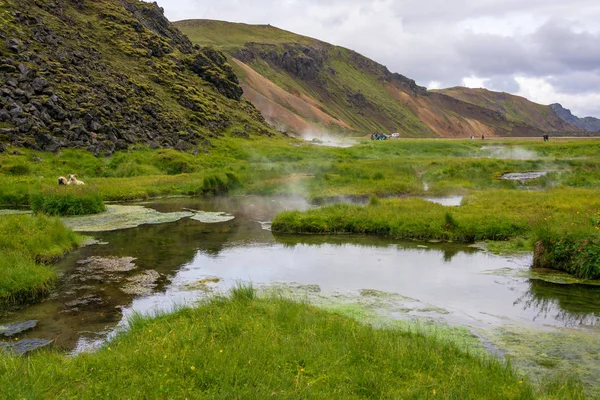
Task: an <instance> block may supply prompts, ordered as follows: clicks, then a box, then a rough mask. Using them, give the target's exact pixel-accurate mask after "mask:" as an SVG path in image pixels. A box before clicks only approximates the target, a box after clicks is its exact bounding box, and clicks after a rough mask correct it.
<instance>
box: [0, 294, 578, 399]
mask: <svg viewBox="0 0 600 400" xmlns="http://www.w3.org/2000/svg"><path fill="white" fill-rule="evenodd" d="M0 385H1V386H2V391H3V394H4V396H6V397H7V398H21V397H40V396H43V397H47V398H57V397H60V398H64V399H67V398H78V399H80V398H112V397H119V398H139V397H155V398H181V399H183V398H270V397H278V398H318V399H325V398H327V399H330V398H337V399H354V398H415V399H423V398H435V397H442V398H456V399H469V398H472V399H475V398H476V399H483V398H486V399H491V398H497V399H517V398H518V399H529V398H535V397H536V395H537V394H538V393H536V389H535V388H534V387H533V386H532V385H531V384H530V383H528V382H527V381H523V380H522V379H520V378H519V376H518V375H517V374H516V373H515V372H514V371H513V370H512V369H511V368H510V367H509V366H506V365H503V364H502V362H501V361H499V360H495V359H483V358H480V357H478V356H474V355H469V354H468V353H465V352H464V351H462V350H460V349H459V348H458V347H456V346H455V345H453V344H448V343H443V342H440V341H438V340H436V339H433V338H431V337H428V336H425V335H422V334H419V333H412V332H406V331H400V330H396V329H376V328H374V327H372V326H368V325H363V324H361V323H359V322H357V321H355V320H353V319H349V318H347V317H342V316H339V315H336V314H332V313H328V312H326V311H323V310H320V309H318V308H315V307H312V306H309V305H306V304H300V303H296V302H292V301H289V300H285V299H282V298H265V299H260V298H256V297H255V293H254V290H253V289H252V288H249V287H241V288H237V289H234V291H233V292H232V295H231V296H230V297H228V298H214V299H212V300H211V301H209V302H207V303H205V304H203V305H202V306H200V307H199V308H196V309H184V310H181V311H179V312H177V313H175V314H171V315H165V316H160V317H156V318H152V319H147V318H135V319H134V321H133V325H132V327H131V331H130V332H127V333H124V334H121V335H120V336H118V337H117V338H116V339H115V340H114V341H113V342H112V343H110V344H109V345H108V346H106V347H105V348H104V349H102V350H100V351H98V352H97V353H94V354H82V355H79V356H77V357H64V356H62V355H60V354H56V353H40V354H36V355H33V356H31V357H29V358H28V359H24V358H10V357H5V358H1V359H0ZM565 390H569V391H570V392H568V393H566V392H565ZM556 391H557V392H560V393H557V394H556V395H557V396H559V397H560V395H563V396H564V395H567V396H568V395H571V394H573V393H578V392H577V389H574V388H573V387H572V386H569V387H568V389H567V388H565V387H564V386H560V385H556ZM561 391H562V392H561ZM561 398H564V397H561Z"/></svg>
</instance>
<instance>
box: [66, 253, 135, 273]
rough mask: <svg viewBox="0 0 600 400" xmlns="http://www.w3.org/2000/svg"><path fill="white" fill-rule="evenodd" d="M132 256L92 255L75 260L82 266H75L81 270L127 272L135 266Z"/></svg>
mask: <svg viewBox="0 0 600 400" xmlns="http://www.w3.org/2000/svg"><path fill="white" fill-rule="evenodd" d="M134 260H135V258H134V257H98V256H93V257H90V258H86V259H85V260H79V261H77V264H81V265H83V267H79V268H77V270H78V271H83V272H128V271H132V270H134V269H136V268H137V266H136V265H135V264H134V263H133V261H134Z"/></svg>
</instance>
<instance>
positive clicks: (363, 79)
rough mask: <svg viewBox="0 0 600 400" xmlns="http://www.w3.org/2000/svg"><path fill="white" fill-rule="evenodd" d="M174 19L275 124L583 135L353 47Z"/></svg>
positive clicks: (358, 131)
mask: <svg viewBox="0 0 600 400" xmlns="http://www.w3.org/2000/svg"><path fill="white" fill-rule="evenodd" d="M175 25H176V26H177V27H178V28H179V29H180V30H181V31H183V32H184V33H186V34H187V35H188V36H189V37H190V39H191V40H192V42H194V43H196V44H201V45H211V46H215V47H216V48H219V49H221V50H223V51H224V52H226V53H227V54H228V55H229V57H230V58H231V60H232V61H233V64H234V68H235V69H236V71H237V72H238V75H239V76H240V77H241V81H242V87H243V88H244V93H245V95H246V96H247V97H248V98H249V99H251V100H252V102H253V103H254V104H255V105H256V106H257V107H258V108H259V109H260V110H261V111H262V112H263V114H264V115H265V117H266V118H267V120H268V121H269V122H271V123H272V124H274V125H275V126H277V127H278V128H279V129H282V130H290V131H293V132H296V133H303V132H306V131H318V130H319V129H321V130H323V129H325V130H328V131H333V132H343V133H347V134H351V135H364V134H369V133H373V132H377V131H383V132H387V133H391V132H399V133H400V134H401V135H402V136H404V137H436V136H440V137H468V136H471V135H476V136H480V135H485V136H538V135H542V134H545V133H550V134H561V135H581V134H584V132H583V131H581V130H579V129H578V128H575V127H573V126H570V125H569V124H567V123H565V122H564V121H562V120H561V119H560V118H559V117H558V116H556V114H555V113H554V111H553V110H552V109H551V108H550V107H547V106H542V105H539V104H535V103H532V102H529V101H528V100H526V99H522V98H517V97H516V96H511V95H505V94H501V93H499V94H497V95H498V96H497V97H496V99H495V100H492V101H490V102H488V101H479V100H477V101H475V100H470V99H468V98H467V99H465V98H463V97H469V96H459V95H458V94H457V93H456V91H450V92H446V91H428V90H427V89H426V88H424V87H420V86H418V85H417V84H416V83H415V82H414V81H413V80H412V79H409V78H407V77H405V76H403V75H400V74H397V73H392V72H390V71H389V70H388V69H387V68H386V67H385V66H383V65H380V64H378V63H376V62H375V61H373V60H370V59H368V58H366V57H364V56H362V55H360V54H358V53H356V52H354V51H352V50H348V49H345V48H342V47H339V46H333V45H330V44H328V43H324V42H321V41H319V40H316V39H312V38H308V37H305V36H300V35H296V34H293V33H291V32H287V31H284V30H281V29H278V28H275V27H273V26H270V25H247V24H236V23H229V22H221V21H211V20H189V21H180V22H176V23H175ZM465 92H466V93H468V92H469V89H465ZM477 96H478V94H477ZM503 96H504V97H503ZM496 101H497V102H496ZM509 104H510V106H509Z"/></svg>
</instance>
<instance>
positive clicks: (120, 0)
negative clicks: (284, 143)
mask: <svg viewBox="0 0 600 400" xmlns="http://www.w3.org/2000/svg"><path fill="white" fill-rule="evenodd" d="M242 93H243V91H242V88H241V87H240V85H239V82H238V78H237V76H236V75H235V73H234V72H233V70H232V68H231V66H230V65H229V64H228V62H227V59H226V57H225V56H224V55H223V54H222V53H221V52H219V51H216V50H214V49H213V48H205V47H200V46H197V45H196V46H194V45H193V44H192V43H191V42H190V40H189V39H188V38H187V37H186V36H185V35H183V34H181V33H180V32H179V31H178V30H177V29H176V28H175V27H173V25H172V24H171V23H170V22H169V21H168V20H167V19H166V18H165V17H164V15H163V10H162V9H160V8H159V7H158V6H157V5H156V4H149V3H145V2H141V1H137V0H94V1H91V0H65V1H46V0H5V1H3V2H1V3H0V151H3V150H5V149H6V147H7V146H9V145H14V146H24V147H27V148H33V149H42V150H47V151H56V150H58V149H60V148H64V147H76V148H86V149H88V150H90V151H91V152H93V153H95V154H110V153H112V152H114V151H115V150H118V149H125V148H127V147H130V146H132V145H148V146H151V147H167V148H176V149H180V150H190V151H202V150H204V151H208V149H209V148H210V146H211V140H213V139H214V138H218V137H220V136H223V135H235V136H239V137H249V136H252V135H276V134H278V133H277V132H276V131H275V130H274V129H272V128H271V127H270V126H269V125H268V124H267V123H266V122H265V121H264V118H263V117H262V115H261V114H260V112H259V111H258V110H257V109H256V108H255V107H254V106H253V105H252V104H251V103H250V102H249V101H247V100H246V99H244V98H242Z"/></svg>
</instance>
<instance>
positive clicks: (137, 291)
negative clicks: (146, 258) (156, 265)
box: [121, 269, 160, 296]
mask: <svg viewBox="0 0 600 400" xmlns="http://www.w3.org/2000/svg"><path fill="white" fill-rule="evenodd" d="M159 279H160V274H159V273H158V272H156V271H155V270H153V269H149V270H147V271H144V272H142V273H141V274H139V275H135V276H132V277H130V278H127V280H128V281H129V283H126V284H125V285H124V286H123V287H122V288H121V291H122V292H124V293H127V294H131V295H138V296H146V295H149V294H152V292H153V290H154V288H155V287H156V286H157V284H156V281H158V280H159Z"/></svg>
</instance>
